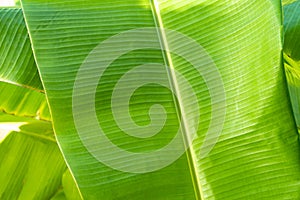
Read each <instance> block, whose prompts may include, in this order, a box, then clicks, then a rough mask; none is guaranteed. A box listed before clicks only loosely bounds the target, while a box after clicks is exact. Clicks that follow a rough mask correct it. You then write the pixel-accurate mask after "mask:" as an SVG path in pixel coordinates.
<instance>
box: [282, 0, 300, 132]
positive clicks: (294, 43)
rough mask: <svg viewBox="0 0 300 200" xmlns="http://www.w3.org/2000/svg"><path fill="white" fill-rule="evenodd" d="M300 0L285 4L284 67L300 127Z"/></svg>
mask: <svg viewBox="0 0 300 200" xmlns="http://www.w3.org/2000/svg"><path fill="white" fill-rule="evenodd" d="M299 33H300V1H296V2H294V3H292V4H289V5H286V6H284V48H283V53H284V67H285V72H286V77H287V82H288V87H289V92H290V98H291V102H292V106H293V111H294V116H295V119H296V123H297V126H298V129H299V127H300V34H299Z"/></svg>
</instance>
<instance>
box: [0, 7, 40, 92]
mask: <svg viewBox="0 0 300 200" xmlns="http://www.w3.org/2000/svg"><path fill="white" fill-rule="evenodd" d="M0 66H1V67H0V81H5V82H10V83H13V84H16V85H21V86H23V87H27V88H30V89H33V90H38V91H42V90H43V87H42V84H41V81H40V78H39V74H38V70H37V67H36V65H35V61H34V57H33V53H32V49H31V44H30V41H29V37H28V33H27V29H26V26H25V22H24V18H23V13H22V10H21V9H20V8H0Z"/></svg>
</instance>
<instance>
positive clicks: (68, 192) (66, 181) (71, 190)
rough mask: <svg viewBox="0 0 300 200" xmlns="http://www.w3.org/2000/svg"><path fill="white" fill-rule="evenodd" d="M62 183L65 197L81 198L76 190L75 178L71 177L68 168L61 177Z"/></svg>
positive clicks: (77, 199) (78, 199) (75, 199)
mask: <svg viewBox="0 0 300 200" xmlns="http://www.w3.org/2000/svg"><path fill="white" fill-rule="evenodd" d="M62 185H63V188H64V194H65V196H66V197H67V199H72V200H81V199H82V198H81V196H80V195H81V194H80V193H79V191H78V188H77V185H76V184H75V180H74V179H73V177H72V174H71V172H70V170H68V169H67V170H66V171H65V173H64V175H63V178H62Z"/></svg>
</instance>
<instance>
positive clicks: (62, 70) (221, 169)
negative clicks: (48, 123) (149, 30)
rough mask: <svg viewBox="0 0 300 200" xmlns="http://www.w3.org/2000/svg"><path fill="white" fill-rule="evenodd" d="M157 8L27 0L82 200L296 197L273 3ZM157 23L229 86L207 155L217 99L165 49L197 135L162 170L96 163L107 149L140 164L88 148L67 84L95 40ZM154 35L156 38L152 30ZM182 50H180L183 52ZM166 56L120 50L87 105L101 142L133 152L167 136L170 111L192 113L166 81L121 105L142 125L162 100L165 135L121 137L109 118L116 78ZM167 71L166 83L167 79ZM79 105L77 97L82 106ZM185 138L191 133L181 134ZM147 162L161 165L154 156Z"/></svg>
mask: <svg viewBox="0 0 300 200" xmlns="http://www.w3.org/2000/svg"><path fill="white" fill-rule="evenodd" d="M155 3H156V4H155V5H154V4H153V2H151V3H150V2H149V1H146V0H139V1H129V0H127V1H117V2H116V1H109V0H106V1H101V2H99V1H89V2H87V1H72V2H70V1H56V0H55V1H52V2H51V3H49V2H47V1H37V0H24V1H23V9H24V12H25V18H26V21H27V25H28V28H29V32H30V36H31V40H32V44H33V47H34V53H35V56H36V59H37V63H38V66H39V70H40V73H41V76H42V77H41V78H42V81H43V84H44V86H45V90H46V93H47V95H48V99H49V103H50V108H51V112H52V114H53V116H52V117H53V120H54V127H55V131H56V133H57V138H58V142H59V143H60V146H61V148H62V150H63V153H64V156H65V158H66V160H67V162H68V164H69V166H70V167H71V171H72V173H73V175H74V177H75V178H76V180H77V183H78V186H79V188H80V190H81V192H82V195H83V197H85V198H86V199H99V198H105V199H141V198H145V197H148V198H149V199H197V198H198V199H200V196H201V197H202V198H203V199H271V198H272V199H283V198H290V199H297V198H299V196H300V194H299V183H298V177H299V175H300V172H299V167H300V166H299V165H300V164H299V145H298V141H297V133H296V129H295V124H294V122H293V117H292V113H291V108H290V104H289V102H288V98H287V91H286V88H285V84H284V79H283V71H282V68H281V55H280V51H281V48H282V41H281V34H280V27H281V10H280V1H277V0H273V1H267V0H264V1H260V2H253V1H250V0H249V1H238V2H236V3H235V4H233V3H231V1H221V0H220V1H218V0H216V1H208V0H207V1H155ZM154 7H155V8H156V9H153V8H154ZM158 11H159V12H158ZM153 16H154V17H153ZM155 25H159V26H164V27H165V28H168V29H172V30H176V31H179V32H181V33H183V34H185V35H187V36H189V37H190V38H192V39H193V40H194V41H196V42H197V43H198V44H199V45H201V46H203V47H204V49H205V50H206V51H207V52H208V53H209V55H210V56H211V58H212V59H213V60H214V62H215V64H216V66H217V68H218V70H219V71H220V73H221V76H222V80H223V83H224V88H225V92H226V97H227V99H226V121H225V123H224V129H223V131H222V133H221V136H220V138H219V140H218V142H217V144H216V145H215V147H214V148H213V150H212V151H211V152H210V154H209V155H208V156H207V157H205V158H201V157H200V156H199V155H200V152H199V150H200V146H201V144H202V142H203V138H204V137H205V133H206V130H207V129H208V127H209V124H210V123H211V121H212V120H214V119H211V118H210V116H211V110H212V107H213V106H214V105H212V104H211V101H210V99H209V98H210V96H209V92H210V88H208V87H207V86H206V83H205V80H203V78H201V76H199V75H196V73H195V70H194V69H193V67H195V66H191V63H187V62H185V61H184V60H183V59H182V57H179V56H178V55H174V54H172V55H168V56H167V58H168V59H167V60H168V61H169V62H170V61H171V62H172V63H173V67H175V69H176V70H177V71H179V72H181V74H183V75H184V77H186V79H187V80H188V81H189V83H190V84H191V85H192V87H193V89H194V90H196V96H197V101H198V104H199V106H200V108H201V109H200V113H201V114H202V116H201V120H200V123H199V125H200V129H199V131H198V132H197V134H198V136H199V137H198V139H196V140H194V141H193V144H192V147H191V148H190V149H188V151H187V153H186V154H184V155H182V156H181V157H180V158H179V159H178V160H176V161H174V163H172V164H171V165H169V166H168V167H165V168H163V169H160V170H157V171H154V172H151V173H143V174H134V173H127V172H122V171H120V170H116V169H113V168H110V167H109V166H107V164H103V162H99V160H97V159H96V158H95V152H96V153H97V152H98V153H100V154H101V153H103V152H105V153H103V154H104V155H105V156H106V157H105V158H106V159H108V158H109V157H111V159H112V160H114V159H115V160H121V161H122V163H123V165H124V166H125V167H137V168H138V167H141V168H143V167H145V166H135V164H136V163H135V162H133V161H132V160H130V159H129V160H127V162H123V160H124V157H122V156H120V155H118V154H117V153H115V152H113V151H112V150H111V153H109V151H107V149H106V147H105V146H101V145H98V146H95V152H89V151H87V149H86V147H85V146H83V144H82V141H81V139H82V138H81V139H80V135H79V134H80V133H78V132H77V129H76V127H75V126H76V125H75V124H74V118H73V114H74V113H73V109H74V108H73V107H72V100H73V99H74V96H72V95H74V94H73V89H74V88H73V86H74V82H75V78H76V75H77V73H78V72H79V68H80V66H81V65H82V63H84V60H85V59H86V57H87V56H88V55H89V53H90V52H91V51H92V50H93V49H94V48H95V47H96V46H97V45H98V44H99V43H101V42H102V41H104V40H106V39H108V38H110V37H112V36H114V35H116V34H118V33H120V32H122V31H127V30H131V29H135V28H145V27H154V26H155ZM161 35H163V33H159V34H158V36H161ZM136 38H138V39H139V40H140V42H141V43H147V42H149V38H146V37H145V38H142V39H141V38H140V36H139V35H138V34H137V35H136ZM152 39H153V38H152ZM161 39H163V44H164V45H170V46H172V45H173V44H171V43H170V38H168V37H166V38H160V39H159V37H158V39H157V41H156V42H157V43H159V42H161V41H162V40H161ZM151 41H152V42H153V40H151ZM131 42H134V41H129V40H126V38H125V40H124V43H125V44H126V45H127V47H128V48H130V47H131V45H133V43H131ZM120 44H121V43H120ZM160 44H161V43H160ZM184 45H185V44H182V46H183V48H187V47H184ZM127 47H126V48H127ZM177 47H178V46H177ZM118 51H122V49H118V48H113V47H110V48H109V47H108V48H107V51H106V53H107V55H108V56H109V53H115V52H118ZM164 57H166V56H165V52H163V53H161V52H160V51H157V50H153V49H152V50H151V49H143V50H140V49H139V50H135V51H131V52H127V53H126V54H124V55H122V56H120V57H119V58H117V59H116V60H115V61H114V62H112V63H110V64H111V65H110V66H109V67H108V68H107V69H106V70H105V72H104V74H103V76H102V77H101V79H100V80H99V85H98V87H97V90H96V95H95V105H92V106H95V107H96V113H97V118H98V120H99V124H100V125H101V127H102V128H103V130H104V131H105V133H106V137H107V138H109V139H110V140H111V141H112V142H113V144H115V146H117V147H118V148H122V149H125V150H127V151H128V152H135V153H143V152H151V151H154V150H155V149H159V148H161V147H163V146H164V145H166V144H168V142H169V141H170V140H171V139H172V137H173V136H174V135H172V134H174V133H173V132H174V131H175V130H177V128H178V126H179V122H178V120H177V118H181V117H182V116H183V118H185V119H187V118H188V117H189V114H191V113H188V114H186V115H185V114H183V113H181V114H182V116H181V115H179V113H178V108H176V105H178V104H179V111H181V110H182V109H184V110H185V109H187V110H189V111H191V110H192V109H191V108H192V107H191V106H192V105H187V104H182V103H180V102H181V101H180V100H179V101H178V102H176V101H174V100H173V96H172V94H170V92H169V91H168V90H166V88H161V87H160V86H157V85H148V87H147V86H146V87H143V88H140V89H138V90H136V91H135V94H134V96H133V97H132V98H131V100H130V102H129V105H128V106H129V107H130V113H131V114H132V119H133V120H134V121H135V122H136V123H137V124H139V125H140V126H145V125H147V124H148V123H149V116H148V109H149V107H150V105H152V104H156V103H161V104H162V105H163V106H164V107H165V109H166V111H167V113H168V116H167V117H168V121H167V123H166V124H165V125H166V126H164V128H163V129H162V131H161V132H160V133H159V134H157V135H156V136H154V137H151V138H147V139H145V140H143V139H137V138H134V137H131V136H128V135H126V133H124V132H123V131H122V130H120V128H119V127H118V126H117V124H116V123H115V122H114V116H113V113H112V111H111V105H110V102H111V96H112V94H113V90H114V86H115V85H116V84H117V82H118V80H119V79H120V78H122V76H123V75H124V74H125V73H126V72H128V71H129V70H131V69H132V68H133V67H134V66H136V65H142V64H146V63H153V62H155V63H162V64H165V63H163V62H164V61H165V60H164V59H163V58H164ZM94 61H97V59H96V60H94ZM101 68H104V66H101V65H100V64H98V65H97V64H96V65H90V68H89V69H88V70H87V72H86V73H87V74H88V75H87V76H86V77H85V78H84V79H82V80H83V81H86V82H87V83H86V85H82V88H83V91H84V89H85V88H88V87H89V85H88V83H89V80H90V79H96V80H97V77H98V76H99V74H97V73H94V72H95V70H96V72H97V69H101ZM147 70H148V71H149V73H148V74H139V76H141V77H143V76H145V78H146V77H147V76H149V75H150V74H151V73H152V74H155V71H153V70H151V68H149V69H147ZM169 75H170V76H169V77H171V78H172V76H173V75H174V74H173V75H172V74H169ZM173 78H174V77H173ZM174 80H176V79H174ZM131 81H132V82H131ZM131 81H129V82H128V83H127V84H128V87H129V86H130V85H131V84H133V83H134V81H135V80H131ZM173 84H178V83H176V82H175V83H174V82H173ZM126 87H127V86H126V85H125V87H124V88H125V89H126ZM178 88H179V89H180V87H178ZM153 91H154V92H153ZM177 92H178V93H180V94H183V93H184V90H183V89H182V87H181V89H180V90H179V91H177ZM86 95H90V93H89V92H87V93H86ZM125 103H126V102H125ZM85 104H86V102H84V101H83V102H82V104H81V106H86V105H85ZM198 111H199V110H195V112H198ZM191 112H192V111H191ZM82 113H84V114H85V116H86V118H84V119H83V120H84V121H85V122H86V123H87V124H85V125H84V124H82V127H81V128H84V127H85V129H86V130H90V131H87V134H89V136H90V134H94V136H93V137H86V139H88V140H90V141H95V144H99V141H97V134H98V133H97V131H95V132H93V131H94V130H93V129H92V127H90V126H88V124H89V119H92V117H91V116H92V115H93V114H94V113H91V112H89V111H85V110H82ZM192 114H193V113H192ZM178 116H179V117H178ZM158 117H161V116H158ZM159 119H162V118H159ZM188 123H192V122H188ZM77 128H78V127H77ZM162 133H163V134H162ZM183 133H184V134H187V132H185V131H183ZM100 142H101V141H100ZM93 153H94V154H93ZM92 154H93V155H94V156H93V155H92ZM152 159H153V162H157V159H160V158H157V157H154V158H152ZM150 161H151V160H150ZM146 167H147V166H146Z"/></svg>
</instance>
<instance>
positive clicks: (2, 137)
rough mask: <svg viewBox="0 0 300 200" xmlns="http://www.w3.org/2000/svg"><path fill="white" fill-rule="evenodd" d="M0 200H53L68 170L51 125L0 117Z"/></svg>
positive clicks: (7, 116)
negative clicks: (51, 199)
mask: <svg viewBox="0 0 300 200" xmlns="http://www.w3.org/2000/svg"><path fill="white" fill-rule="evenodd" d="M0 163H1V165H0V170H1V174H0V182H1V185H0V198H1V199H49V198H50V197H51V196H52V195H53V194H54V193H55V192H56V190H57V189H58V188H59V187H60V184H61V177H62V174H63V172H64V171H65V169H66V165H65V162H64V159H63V157H62V155H61V153H60V151H59V149H58V146H57V144H56V142H55V139H54V136H53V132H52V126H51V123H50V122H46V121H40V120H35V119H30V118H28V117H17V116H13V115H9V114H3V113H1V114H0Z"/></svg>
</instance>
